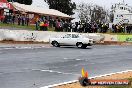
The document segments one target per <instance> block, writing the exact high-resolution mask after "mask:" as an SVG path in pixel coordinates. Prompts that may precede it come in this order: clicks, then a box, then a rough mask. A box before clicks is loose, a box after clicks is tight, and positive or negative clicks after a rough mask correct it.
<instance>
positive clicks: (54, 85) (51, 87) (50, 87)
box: [40, 70, 132, 88]
mask: <svg viewBox="0 0 132 88" xmlns="http://www.w3.org/2000/svg"><path fill="white" fill-rule="evenodd" d="M130 71H132V70H126V71H121V72H115V73H110V74H104V75H99V76H94V77H89V78H90V79H92V78H97V77H103V76H110V75H114V74H119V73H125V72H130ZM77 81H78V80H73V81H69V82H63V83H59V84H53V85H49V86H44V87H40V88H53V87H56V86H60V85H65V84H69V83H74V82H77Z"/></svg>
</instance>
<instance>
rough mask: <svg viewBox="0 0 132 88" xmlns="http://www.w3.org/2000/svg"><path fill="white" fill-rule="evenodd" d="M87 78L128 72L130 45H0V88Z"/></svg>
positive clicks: (35, 87)
mask: <svg viewBox="0 0 132 88" xmlns="http://www.w3.org/2000/svg"><path fill="white" fill-rule="evenodd" d="M82 67H84V68H85V69H86V70H88V72H89V76H90V77H93V76H97V75H103V74H108V73H114V72H120V71H124V70H132V46H112V45H111V46H108V45H94V46H93V47H91V48H87V49H78V48H76V47H61V48H55V47H50V46H49V45H15V46H11V45H0V88H40V87H44V86H48V85H52V84H57V83H63V82H67V81H72V80H77V79H78V77H79V76H80V75H81V68H82Z"/></svg>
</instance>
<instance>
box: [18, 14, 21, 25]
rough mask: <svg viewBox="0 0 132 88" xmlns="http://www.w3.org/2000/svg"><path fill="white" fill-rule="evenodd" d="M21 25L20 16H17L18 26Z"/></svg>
mask: <svg viewBox="0 0 132 88" xmlns="http://www.w3.org/2000/svg"><path fill="white" fill-rule="evenodd" d="M20 24H21V16H20V15H19V16H18V25H20Z"/></svg>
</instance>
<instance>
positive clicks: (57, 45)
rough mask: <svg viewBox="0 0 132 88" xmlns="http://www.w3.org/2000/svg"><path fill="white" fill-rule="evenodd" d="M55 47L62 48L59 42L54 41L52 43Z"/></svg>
mask: <svg viewBox="0 0 132 88" xmlns="http://www.w3.org/2000/svg"><path fill="white" fill-rule="evenodd" d="M51 44H52V45H53V46H54V47H60V45H59V43H58V42H57V41H53V42H52V43H51Z"/></svg>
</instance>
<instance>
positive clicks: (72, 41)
mask: <svg viewBox="0 0 132 88" xmlns="http://www.w3.org/2000/svg"><path fill="white" fill-rule="evenodd" d="M78 38H79V35H78V34H72V36H71V39H70V40H69V42H70V45H76V43H77V41H78Z"/></svg>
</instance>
